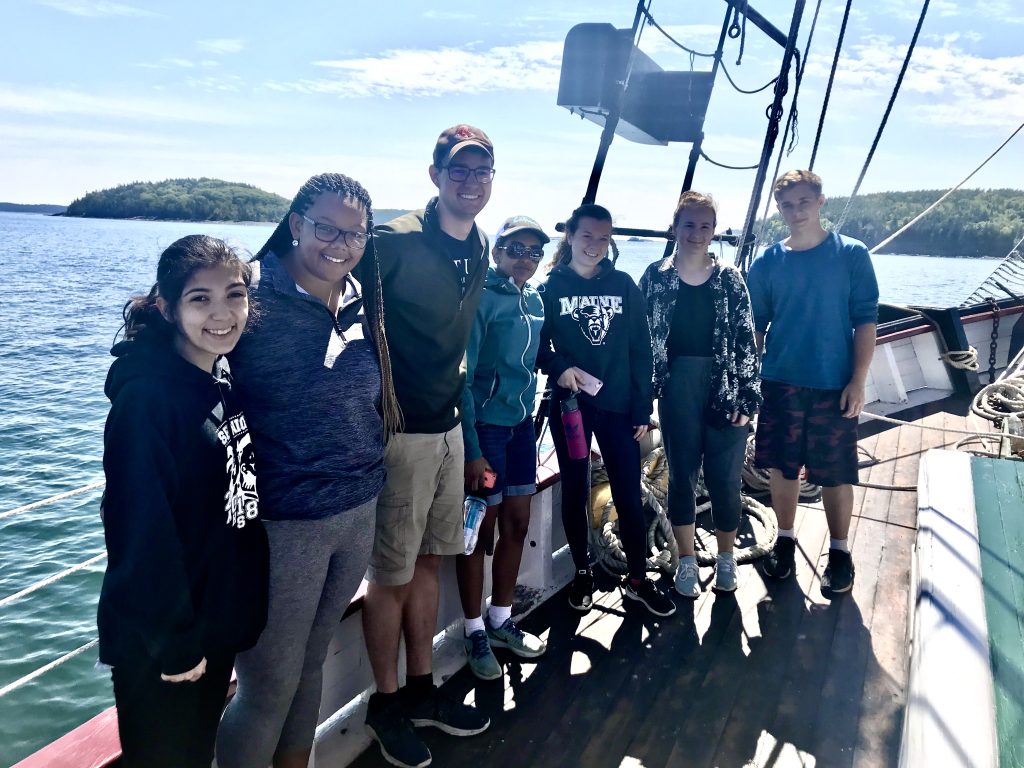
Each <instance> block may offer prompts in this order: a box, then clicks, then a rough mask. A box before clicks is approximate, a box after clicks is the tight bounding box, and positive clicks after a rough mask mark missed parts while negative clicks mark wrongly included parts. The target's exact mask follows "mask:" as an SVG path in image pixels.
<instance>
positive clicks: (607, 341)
mask: <svg viewBox="0 0 1024 768" xmlns="http://www.w3.org/2000/svg"><path fill="white" fill-rule="evenodd" d="M611 234H612V216H611V214H610V213H609V212H608V210H607V209H606V208H603V207H602V206H600V205H594V204H592V203H591V204H584V205H582V206H580V207H579V208H577V209H576V210H575V211H573V214H572V216H571V217H569V220H568V221H567V222H566V223H565V237H564V238H563V239H562V241H561V242H560V243H559V246H558V250H557V251H556V252H555V257H554V266H553V268H552V269H551V272H550V273H549V274H548V277H547V280H546V282H545V283H544V284H543V285H542V286H541V295H542V297H543V299H544V327H543V330H542V332H541V344H540V352H539V354H538V356H537V362H538V364H539V365H540V367H541V368H542V369H543V370H544V372H545V373H546V374H547V375H548V380H549V381H551V382H554V383H555V384H554V396H553V397H552V399H551V416H550V421H551V437H552V440H553V441H554V444H555V451H556V452H557V454H558V467H559V470H560V472H561V478H562V525H563V526H564V527H565V536H566V539H567V540H568V542H569V549H570V550H571V552H572V558H573V562H574V564H575V566H576V577H575V578H574V579H573V582H572V585H571V587H570V589H569V604H570V605H571V606H572V607H573V608H575V609H576V610H579V611H588V610H590V607H591V605H592V604H593V589H594V577H593V574H592V572H591V570H590V558H589V554H588V551H587V544H588V539H589V532H590V461H589V458H584V459H570V458H569V453H568V447H567V444H566V438H565V432H564V430H563V428H562V421H561V417H560V406H561V401H563V400H565V399H566V398H568V397H571V396H575V397H577V399H578V401H579V410H580V413H581V414H582V417H583V428H584V433H585V438H586V442H587V445H589V444H590V441H591V437H592V436H593V437H596V438H597V442H598V445H599V447H600V449H601V457H602V459H603V460H604V464H605V467H606V468H607V470H608V479H609V480H610V482H611V489H612V498H613V499H614V501H615V511H616V512H617V513H618V518H619V533H620V536H621V537H622V544H623V549H625V551H626V560H627V563H628V566H629V576H628V578H627V580H626V584H625V586H624V594H625V596H626V597H627V598H628V599H632V600H636V601H638V602H640V603H642V604H643V605H645V606H646V607H647V609H648V610H649V611H651V612H652V613H654V614H655V615H658V616H669V615H671V614H672V613H674V612H675V605H674V604H673V603H672V601H671V600H670V599H669V598H668V597H667V596H665V595H664V594H662V593H661V592H659V591H658V589H657V588H656V587H655V586H654V583H653V582H652V581H651V580H650V579H648V578H646V567H647V556H646V552H645V549H646V544H647V534H646V531H645V530H644V519H643V505H642V502H641V495H640V493H641V491H640V446H639V442H638V441H639V440H640V438H642V437H643V436H644V435H645V434H646V433H647V429H648V425H649V423H650V420H651V409H652V401H651V387H652V380H651V366H652V362H651V361H652V356H651V332H650V330H649V328H648V326H647V311H646V304H645V302H644V298H643V296H642V295H641V294H640V291H639V289H638V288H637V287H636V283H634V282H633V278H631V277H630V276H629V275H627V274H626V273H625V272H620V271H619V270H617V269H615V266H614V265H613V264H612V263H611V261H609V260H608V258H607V255H608V246H609V244H610V243H611ZM594 378H596V379H598V380H600V381H601V382H602V385H601V387H600V389H598V390H597V391H596V393H594V392H593V388H592V387H591V386H590V384H589V382H590V381H591V380H592V379H594ZM587 389H590V390H591V392H589V393H588V392H587V391H586V390H587Z"/></svg>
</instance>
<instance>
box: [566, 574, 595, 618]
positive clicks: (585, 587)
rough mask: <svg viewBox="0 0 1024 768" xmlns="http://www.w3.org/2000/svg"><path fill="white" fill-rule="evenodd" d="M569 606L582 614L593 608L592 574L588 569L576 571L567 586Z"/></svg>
mask: <svg viewBox="0 0 1024 768" xmlns="http://www.w3.org/2000/svg"><path fill="white" fill-rule="evenodd" d="M569 605H571V606H572V607H573V608H575V609H576V610H577V611H583V612H586V611H589V610H590V609H591V608H593V607H594V572H593V571H592V570H590V569H589V568H587V569H585V570H582V571H576V577H575V578H574V579H573V580H572V584H570V585H569Z"/></svg>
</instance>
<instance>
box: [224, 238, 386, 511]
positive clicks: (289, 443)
mask: <svg viewBox="0 0 1024 768" xmlns="http://www.w3.org/2000/svg"><path fill="white" fill-rule="evenodd" d="M258 264H259V267H260V269H259V273H258V275H254V277H253V283H252V286H251V288H250V290H251V294H252V297H253V304H254V306H255V308H256V312H257V319H256V320H255V322H254V323H253V324H252V326H251V327H250V328H249V329H248V330H247V331H246V332H245V334H243V336H242V339H241V341H239V342H238V346H237V347H235V350H234V352H232V353H231V355H229V359H230V361H231V367H232V370H233V371H234V372H235V375H236V377H237V390H238V395H239V398H240V399H241V401H242V404H243V406H244V408H245V413H246V416H247V417H248V419H249V428H250V429H251V430H252V435H253V443H254V444H255V446H256V450H257V452H258V453H259V457H260V500H261V501H262V503H263V506H262V508H261V510H260V512H261V514H262V516H263V517H264V518H266V519H268V520H303V519H316V518H324V517H329V516H331V515H334V514H337V513H339V512H343V511H345V510H347V509H352V508H354V507H358V506H359V505H361V504H365V503H366V502H367V501H369V500H370V499H372V498H373V497H374V496H376V495H377V494H378V493H379V492H380V489H381V488H382V487H383V485H384V433H383V422H382V419H381V415H380V412H379V410H378V404H379V402H380V393H381V376H380V364H379V363H378V361H377V355H376V348H375V347H374V345H373V342H372V341H371V339H370V333H369V330H368V328H367V326H366V323H365V321H364V318H363V314H362V312H361V309H362V298H361V297H360V296H359V295H355V296H351V297H348V298H346V300H345V301H344V302H343V305H342V306H341V307H340V308H339V309H338V315H337V317H332V316H331V313H330V310H328V309H327V307H326V306H325V305H324V304H323V302H321V301H320V300H319V299H316V298H314V297H312V296H310V295H309V294H306V293H301V292H300V291H299V290H298V288H297V287H296V285H295V281H294V280H292V278H291V276H290V275H289V274H288V271H287V270H286V269H285V267H284V265H283V264H282V263H281V261H280V260H279V259H278V257H277V256H276V255H274V254H273V253H268V254H267V255H266V256H265V257H264V258H263V260H262V261H260V262H259V263H258ZM254 266H256V265H254ZM254 271H255V270H254ZM350 280H352V278H351V277H350ZM352 282H353V285H355V287H356V289H357V291H358V290H359V285H358V283H356V282H355V281H354V280H352Z"/></svg>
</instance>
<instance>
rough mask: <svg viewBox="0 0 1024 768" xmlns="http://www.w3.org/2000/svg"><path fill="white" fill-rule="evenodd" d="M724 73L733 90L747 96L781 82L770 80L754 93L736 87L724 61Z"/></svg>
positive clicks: (753, 91) (775, 79)
mask: <svg viewBox="0 0 1024 768" xmlns="http://www.w3.org/2000/svg"><path fill="white" fill-rule="evenodd" d="M722 71H723V72H725V77H726V79H727V80H728V81H729V85H731V86H732V87H733V88H735V89H736V90H737V91H739V92H740V93H745V94H747V95H750V94H754V93H760V92H761V91H764V90H766V89H768V88H771V87H772V86H773V85H775V84H776V83H777V82H779V78H777V77H775V78H772V79H771V80H769V81H768V82H767V83H765V84H764V85H762V86H761V87H760V88H755V89H754V90H752V91H748V90H745V89H743V88H740V87H739V86H738V85H736V81H735V80H733V79H732V75H730V74H729V70H728V69H726V67H725V62H724V61H723V62H722ZM755 167H756V166H755Z"/></svg>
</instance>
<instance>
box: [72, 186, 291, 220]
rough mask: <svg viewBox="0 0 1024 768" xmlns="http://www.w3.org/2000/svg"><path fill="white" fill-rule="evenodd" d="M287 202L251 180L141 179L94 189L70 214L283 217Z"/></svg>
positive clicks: (143, 217) (136, 216)
mask: <svg viewBox="0 0 1024 768" xmlns="http://www.w3.org/2000/svg"><path fill="white" fill-rule="evenodd" d="M288 202H289V201H288V200H285V199H284V198H283V197H281V196H280V195H275V194H273V193H272V192H264V191H263V190H262V189H258V188H257V187H254V186H252V185H250V184H239V183H235V182H230V181H221V180H220V179H206V178H202V179H168V180H167V181H157V182H150V181H138V182H135V183H132V184H122V185H121V186H118V187H112V188H110V189H103V190H100V191H99V192H90V193H89V194H87V195H85V196H84V197H80V198H78V199H77V200H75V201H74V202H73V203H71V205H69V206H68V209H67V211H65V212H64V215H65V216H83V217H86V218H97V219H179V220H185V221H280V219H281V217H282V216H284V214H285V212H286V211H287V210H288Z"/></svg>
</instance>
